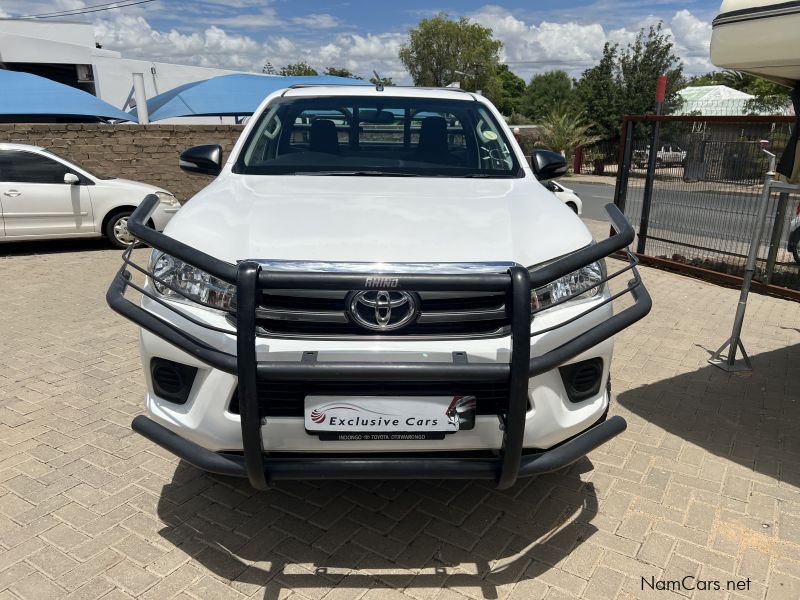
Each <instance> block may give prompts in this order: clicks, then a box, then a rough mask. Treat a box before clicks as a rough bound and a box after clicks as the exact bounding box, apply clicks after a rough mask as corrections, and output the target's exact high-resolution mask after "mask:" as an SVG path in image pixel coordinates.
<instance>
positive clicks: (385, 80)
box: [369, 76, 394, 87]
mask: <svg viewBox="0 0 800 600" xmlns="http://www.w3.org/2000/svg"><path fill="white" fill-rule="evenodd" d="M369 82H370V83H371V84H372V85H378V83H381V84H383V86H384V87H389V86H390V85H394V81H392V78H391V77H381V78H380V79H378V78H377V77H374V76H373V77H370V78H369Z"/></svg>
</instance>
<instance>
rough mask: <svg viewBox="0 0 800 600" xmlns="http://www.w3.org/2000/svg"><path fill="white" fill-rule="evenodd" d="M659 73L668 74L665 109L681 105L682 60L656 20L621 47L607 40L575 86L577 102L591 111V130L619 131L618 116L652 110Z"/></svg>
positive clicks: (603, 134)
mask: <svg viewBox="0 0 800 600" xmlns="http://www.w3.org/2000/svg"><path fill="white" fill-rule="evenodd" d="M659 75H666V76H667V91H666V97H665V101H664V112H667V111H669V110H672V109H674V108H676V107H677V106H679V105H680V103H681V100H680V96H678V90H680V89H681V88H682V87H683V86H684V84H685V80H684V77H683V63H682V62H681V60H680V59H679V58H678V57H677V56H676V55H675V53H674V49H673V44H672V40H671V38H670V36H669V34H668V33H665V32H664V31H663V28H662V25H661V23H659V24H658V25H656V26H651V27H650V29H649V30H647V31H645V30H644V29H642V30H640V31H639V33H638V35H637V36H636V39H635V40H634V41H633V42H632V43H630V44H628V46H627V47H626V48H624V49H620V48H619V47H617V46H616V45H611V44H606V45H605V47H604V48H603V56H602V58H601V59H600V62H599V63H598V64H597V65H595V66H594V67H592V68H591V69H587V70H586V71H584V72H583V75H582V77H581V79H580V80H579V81H578V83H577V85H576V95H577V98H578V104H579V106H580V107H581V108H582V109H583V110H584V111H585V113H586V114H589V115H591V116H592V119H593V121H594V125H593V127H592V129H591V131H592V133H593V134H596V135H598V136H600V138H601V139H603V140H613V139H616V138H617V137H618V136H619V132H620V127H621V126H622V117H623V115H626V114H628V115H638V114H644V113H648V112H652V111H653V108H654V105H655V92H656V86H657V84H658V77H659Z"/></svg>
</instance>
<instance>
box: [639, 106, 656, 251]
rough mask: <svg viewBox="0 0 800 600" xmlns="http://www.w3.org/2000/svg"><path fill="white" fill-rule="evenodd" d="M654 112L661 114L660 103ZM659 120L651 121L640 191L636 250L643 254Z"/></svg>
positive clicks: (648, 219) (651, 196)
mask: <svg viewBox="0 0 800 600" xmlns="http://www.w3.org/2000/svg"><path fill="white" fill-rule="evenodd" d="M656 114H657V115H660V114H661V103H660V102H659V103H657V104H656ZM660 126H661V121H655V122H654V123H653V136H652V138H651V139H650V152H649V153H648V155H647V173H646V174H645V178H644V192H643V193H642V216H641V219H640V220H639V241H638V242H637V244H636V252H638V253H639V254H644V250H645V245H646V243H647V227H648V225H649V223H650V205H651V204H652V203H653V179H655V176H656V159H657V158H658V133H659V129H660Z"/></svg>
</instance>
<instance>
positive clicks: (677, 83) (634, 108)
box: [617, 22, 686, 115]
mask: <svg viewBox="0 0 800 600" xmlns="http://www.w3.org/2000/svg"><path fill="white" fill-rule="evenodd" d="M659 75H666V76H667V93H666V96H665V99H664V112H668V111H669V110H672V109H674V108H676V107H678V106H680V104H681V100H680V96H678V90H680V89H681V88H683V86H684V85H685V84H686V80H685V79H684V77H683V63H682V62H681V60H680V59H679V58H678V57H677V56H676V55H675V53H674V52H673V44H672V40H671V38H670V35H669V34H668V33H665V32H664V31H663V28H662V25H661V23H660V22H659V23H658V25H656V26H655V27H654V26H652V25H651V26H650V30H649V31H648V32H647V34H645V31H644V29H642V30H640V31H639V33H638V35H637V36H636V39H635V40H634V41H633V43H632V44H629V45H628V47H627V48H626V49H625V50H624V51H623V52H621V53H620V55H619V62H618V71H617V79H618V83H619V86H620V92H621V94H622V96H621V104H622V108H623V111H624V112H625V113H627V114H633V115H642V114H645V113H647V112H650V111H652V110H653V104H654V102H655V100H654V97H655V91H656V85H657V84H658V77H659Z"/></svg>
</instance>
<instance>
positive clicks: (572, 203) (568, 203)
mask: <svg viewBox="0 0 800 600" xmlns="http://www.w3.org/2000/svg"><path fill="white" fill-rule="evenodd" d="M567 206H569V207H570V208H571V209H572V212H574V213H575V214H576V215H577V214H578V205H577V204H575V203H574V202H567Z"/></svg>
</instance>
